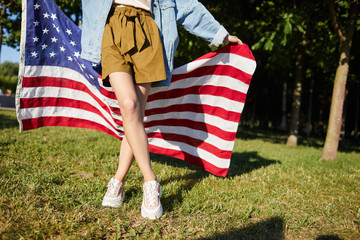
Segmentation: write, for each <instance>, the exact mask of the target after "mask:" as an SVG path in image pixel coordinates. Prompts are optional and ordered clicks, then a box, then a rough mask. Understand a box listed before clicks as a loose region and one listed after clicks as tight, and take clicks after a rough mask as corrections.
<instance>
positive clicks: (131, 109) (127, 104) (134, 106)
mask: <svg viewBox="0 0 360 240" xmlns="http://www.w3.org/2000/svg"><path fill="white" fill-rule="evenodd" d="M119 105H120V110H121V115H123V116H125V117H130V116H133V115H138V114H139V108H140V106H139V102H138V101H137V100H136V99H123V100H122V101H121V102H119Z"/></svg>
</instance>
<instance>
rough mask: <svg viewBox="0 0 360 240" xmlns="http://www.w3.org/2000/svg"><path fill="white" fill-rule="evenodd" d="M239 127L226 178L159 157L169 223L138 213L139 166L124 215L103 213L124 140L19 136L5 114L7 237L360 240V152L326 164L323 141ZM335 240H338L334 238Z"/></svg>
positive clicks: (353, 149)
mask: <svg viewBox="0 0 360 240" xmlns="http://www.w3.org/2000/svg"><path fill="white" fill-rule="evenodd" d="M285 141H286V134H280V133H276V132H271V131H260V130H256V131H255V130H249V129H245V128H244V129H241V130H240V131H239V134H238V137H237V139H236V142H235V147H234V152H233V156H232V162H231V167H230V170H229V174H228V176H227V177H226V178H222V177H216V176H213V175H211V174H208V173H206V172H205V171H203V170H202V169H200V168H198V167H195V166H192V165H190V164H188V163H185V162H183V161H180V160H177V159H173V158H169V157H165V156H160V155H155V154H151V158H152V162H153V168H154V170H155V172H156V173H157V176H158V178H159V180H160V183H161V184H162V187H163V190H164V192H163V196H162V198H161V200H162V204H163V207H164V213H165V214H164V215H163V217H162V218H161V219H160V220H156V221H150V220H145V219H143V218H142V217H141V215H140V206H141V201H142V175H141V173H140V171H139V169H138V167H137V165H136V164H134V165H133V166H132V168H131V169H130V172H129V174H128V176H127V179H126V182H125V191H126V200H125V203H124V204H123V205H122V206H121V207H120V208H119V209H110V208H103V207H101V201H102V197H103V194H104V193H105V188H106V184H107V182H108V180H109V178H110V177H111V176H112V174H114V171H115V168H116V165H117V163H116V161H117V156H118V150H119V146H120V142H119V141H118V140H116V139H114V138H112V137H111V136H108V135H106V134H103V133H100V132H96V131H92V130H86V129H76V128H41V129H37V130H32V131H27V132H23V133H19V132H18V125H17V121H16V117H15V112H14V111H4V110H0V159H1V161H0V181H1V182H0V236H1V238H4V239H19V238H25V239H27V238H46V239H48V238H55V239H56V238H59V239H63V238H71V239H74V238H75V239H77V238H89V239H98V238H105V239H119V238H122V239H137V238H138V239H358V238H360V233H359V226H360V200H359V192H360V161H359V159H360V146H359V144H358V142H357V143H356V142H352V143H347V145H348V146H347V148H346V149H345V150H344V151H342V152H339V154H338V161H335V162H328V161H322V160H320V155H321V150H322V149H321V145H322V140H321V139H307V138H305V137H302V140H301V141H302V143H303V144H302V145H301V146H299V147H297V148H289V147H286V146H285V144H284V143H285ZM331 237H332V238H331Z"/></svg>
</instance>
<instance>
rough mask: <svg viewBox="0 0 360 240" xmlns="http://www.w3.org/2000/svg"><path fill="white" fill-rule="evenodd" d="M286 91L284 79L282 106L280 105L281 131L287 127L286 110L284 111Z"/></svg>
mask: <svg viewBox="0 0 360 240" xmlns="http://www.w3.org/2000/svg"><path fill="white" fill-rule="evenodd" d="M286 93H287V83H286V82H285V81H284V84H283V92H282V107H281V110H282V117H281V125H280V129H281V130H282V131H286V128H287V124H286V122H287V117H286V115H287V111H286V95H287V94H286Z"/></svg>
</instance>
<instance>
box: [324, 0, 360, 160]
mask: <svg viewBox="0 0 360 240" xmlns="http://www.w3.org/2000/svg"><path fill="white" fill-rule="evenodd" d="M328 4H329V8H330V13H331V17H332V21H333V24H334V28H335V30H336V31H337V34H338V36H339V38H340V59H339V65H338V67H337V69H336V74H335V81H334V88H333V94H332V100H331V107H330V116H329V127H328V130H327V134H326V140H325V145H324V149H323V152H322V155H321V158H322V159H324V160H336V153H337V150H338V147H339V139H340V132H341V125H342V114H343V105H344V99H345V89H346V81H347V76H348V73H349V61H350V49H351V44H352V38H353V36H354V30H355V23H356V19H357V14H358V9H359V1H354V2H353V4H352V6H351V13H350V19H349V23H348V25H347V27H346V31H345V34H343V33H342V32H341V29H340V26H339V25H338V23H337V21H336V15H335V11H334V5H333V2H331V1H328Z"/></svg>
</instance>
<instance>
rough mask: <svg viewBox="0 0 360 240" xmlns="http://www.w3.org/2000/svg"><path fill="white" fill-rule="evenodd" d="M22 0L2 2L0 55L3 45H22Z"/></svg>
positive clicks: (1, 0) (0, 10)
mask: <svg viewBox="0 0 360 240" xmlns="http://www.w3.org/2000/svg"><path fill="white" fill-rule="evenodd" d="M20 16H21V0H0V54H1V46H2V44H3V43H5V44H6V45H8V46H10V47H16V46H19V43H20V28H21V23H20Z"/></svg>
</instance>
